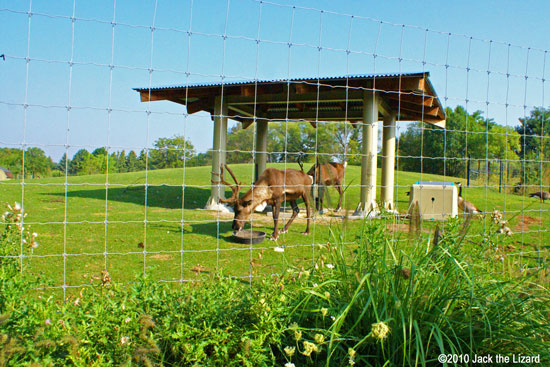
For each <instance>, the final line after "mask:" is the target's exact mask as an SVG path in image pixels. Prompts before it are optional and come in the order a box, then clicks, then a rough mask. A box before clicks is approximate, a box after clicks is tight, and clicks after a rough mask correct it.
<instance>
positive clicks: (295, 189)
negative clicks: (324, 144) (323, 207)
mask: <svg viewBox="0 0 550 367" xmlns="http://www.w3.org/2000/svg"><path fill="white" fill-rule="evenodd" d="M223 167H224V166H223V165H222V166H221V167H220V174H219V175H218V174H216V175H218V176H219V177H220V181H214V180H212V183H213V184H219V183H222V184H224V185H226V186H229V187H230V188H231V191H232V192H233V194H232V195H231V197H230V198H229V199H220V202H222V203H227V204H230V205H232V206H233V210H234V212H235V217H234V219H233V225H232V228H233V231H234V232H233V233H234V234H235V233H238V232H239V231H240V230H242V229H243V227H244V224H245V223H246V222H247V221H248V220H249V219H250V216H251V215H252V213H253V212H254V210H255V209H256V207H257V206H259V205H260V204H264V203H266V204H269V205H272V207H273V222H274V229H273V234H272V235H271V239H272V240H276V239H277V238H278V237H279V213H280V210H281V204H282V203H283V201H288V202H289V203H290V205H291V207H292V216H291V217H290V219H289V221H288V222H287V223H286V225H285V227H284V228H283V230H282V233H285V232H287V231H288V227H290V224H291V223H292V222H293V221H294V219H295V218H296V216H298V213H299V212H300V209H299V208H298V204H297V203H296V200H297V199H299V198H302V199H303V200H304V203H305V204H306V212H307V226H306V231H305V232H303V233H304V234H309V222H310V219H311V214H310V210H309V196H308V195H309V191H310V190H311V184H312V183H313V179H312V178H311V177H310V176H308V175H306V174H305V173H304V172H302V171H299V170H295V169H286V170H279V169H275V168H267V169H266V170H265V171H264V172H263V173H262V174H261V175H260V177H258V180H257V181H256V182H255V183H254V184H253V185H252V188H251V189H250V190H248V191H247V192H246V193H245V194H244V196H243V197H241V198H239V191H240V189H241V183H240V182H238V180H237V178H236V177H235V174H233V171H231V169H230V168H229V167H228V166H227V164H226V165H225V169H227V171H228V172H229V174H230V175H231V177H233V180H234V181H235V185H231V184H230V183H229V182H227V181H225V179H224V177H223Z"/></svg>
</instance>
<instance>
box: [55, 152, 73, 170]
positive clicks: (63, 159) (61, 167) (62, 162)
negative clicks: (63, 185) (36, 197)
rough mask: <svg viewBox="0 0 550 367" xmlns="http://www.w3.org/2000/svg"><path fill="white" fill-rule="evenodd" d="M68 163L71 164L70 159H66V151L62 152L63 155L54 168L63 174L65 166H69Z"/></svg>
mask: <svg viewBox="0 0 550 367" xmlns="http://www.w3.org/2000/svg"><path fill="white" fill-rule="evenodd" d="M70 165H71V160H70V159H68V157H67V153H63V155H62V156H61V159H60V160H59V162H58V163H57V167H56V169H57V170H59V171H61V172H62V173H63V174H65V173H66V169H67V167H69V166H70Z"/></svg>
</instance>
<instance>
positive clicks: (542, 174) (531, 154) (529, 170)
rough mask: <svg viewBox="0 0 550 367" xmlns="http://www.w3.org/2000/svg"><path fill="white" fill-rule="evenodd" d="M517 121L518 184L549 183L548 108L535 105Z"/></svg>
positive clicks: (549, 128) (549, 129) (549, 142)
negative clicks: (518, 142) (519, 165)
mask: <svg viewBox="0 0 550 367" xmlns="http://www.w3.org/2000/svg"><path fill="white" fill-rule="evenodd" d="M519 121H520V123H521V125H520V126H518V127H517V128H516V131H517V133H518V134H519V135H520V139H519V140H520V149H519V155H520V157H521V172H520V186H521V187H523V186H524V185H544V186H545V185H550V166H549V164H548V159H549V158H550V109H545V108H542V107H536V108H535V109H533V110H532V111H531V112H530V114H529V116H526V117H524V118H520V119H519Z"/></svg>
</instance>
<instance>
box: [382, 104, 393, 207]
mask: <svg viewBox="0 0 550 367" xmlns="http://www.w3.org/2000/svg"><path fill="white" fill-rule="evenodd" d="M395 127H396V124H395V114H393V113H392V114H390V115H387V116H384V128H383V130H382V155H383V158H382V188H381V190H380V191H381V192H380V196H381V197H382V203H383V204H384V209H386V210H391V211H393V210H395V206H394V203H393V184H394V174H395V171H394V170H395V130H396V129H395Z"/></svg>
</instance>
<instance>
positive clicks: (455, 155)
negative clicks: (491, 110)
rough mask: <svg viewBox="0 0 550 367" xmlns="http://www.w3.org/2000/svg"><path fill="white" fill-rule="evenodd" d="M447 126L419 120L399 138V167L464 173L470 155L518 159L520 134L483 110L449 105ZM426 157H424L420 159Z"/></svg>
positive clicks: (455, 173) (442, 172) (478, 157)
mask: <svg viewBox="0 0 550 367" xmlns="http://www.w3.org/2000/svg"><path fill="white" fill-rule="evenodd" d="M446 114H447V125H446V130H443V129H439V128H436V127H434V126H432V125H429V124H426V123H422V122H417V123H414V124H411V125H410V126H409V127H408V128H407V130H406V131H405V132H403V133H402V134H401V136H400V138H399V151H398V152H399V156H400V157H401V158H400V159H399V168H400V169H402V170H406V171H415V172H420V171H422V172H426V173H436V174H444V173H445V174H447V175H449V176H457V177H461V176H463V175H464V174H465V172H466V165H467V158H468V157H470V158H473V159H482V160H485V161H488V160H493V159H506V160H518V159H519V158H518V155H517V154H516V152H518V151H519V149H520V145H519V141H520V136H519V134H518V133H517V132H516V131H514V129H512V128H509V127H504V126H501V125H498V124H497V123H495V122H494V121H493V120H492V119H485V118H483V116H482V112H481V111H476V112H474V113H472V114H469V113H468V112H467V111H466V110H465V109H464V107H462V106H457V107H456V108H455V109H454V110H453V109H451V108H447V110H446ZM420 157H423V159H420Z"/></svg>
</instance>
